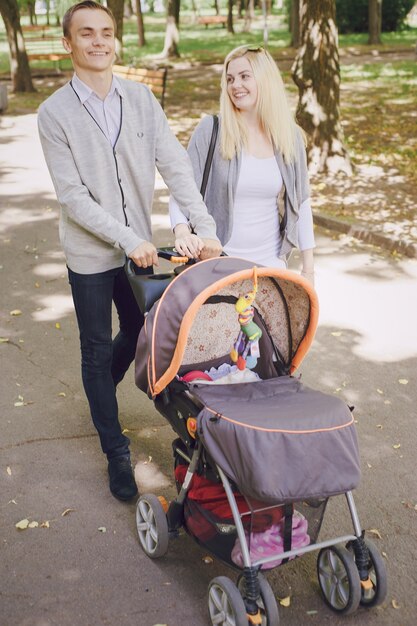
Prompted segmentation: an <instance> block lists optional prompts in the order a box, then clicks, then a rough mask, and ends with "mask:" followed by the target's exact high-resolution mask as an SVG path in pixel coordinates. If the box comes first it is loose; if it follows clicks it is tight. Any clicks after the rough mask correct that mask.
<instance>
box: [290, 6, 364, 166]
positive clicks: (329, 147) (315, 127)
mask: <svg viewBox="0 0 417 626" xmlns="http://www.w3.org/2000/svg"><path fill="white" fill-rule="evenodd" d="M300 10H301V47H300V49H299V50H298V53H297V56H296V59H295V62H294V65H293V68H292V76H293V79H294V82H295V84H296V85H297V87H298V92H299V100H298V107H297V113H296V117H297V121H298V123H299V124H300V126H301V127H302V128H303V129H304V130H305V131H306V133H307V135H309V139H310V145H309V148H308V160H309V170H310V172H312V173H317V172H330V173H337V172H344V173H346V174H348V175H350V174H351V173H352V167H351V164H350V159H349V155H348V153H347V151H346V149H345V147H344V145H343V131H342V127H341V124H340V108H339V100H340V66H339V50H338V35H337V28H336V24H335V14H336V9H335V0H301V8H300Z"/></svg>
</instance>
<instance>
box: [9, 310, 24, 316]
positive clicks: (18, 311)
mask: <svg viewBox="0 0 417 626" xmlns="http://www.w3.org/2000/svg"><path fill="white" fill-rule="evenodd" d="M10 315H13V317H17V315H22V311H21V310H20V309H13V311H10Z"/></svg>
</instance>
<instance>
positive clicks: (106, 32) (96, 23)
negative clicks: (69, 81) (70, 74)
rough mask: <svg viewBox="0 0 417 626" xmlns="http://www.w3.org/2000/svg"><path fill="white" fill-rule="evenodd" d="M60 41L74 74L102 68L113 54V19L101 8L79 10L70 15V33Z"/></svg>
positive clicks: (110, 59)
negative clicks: (69, 59)
mask: <svg viewBox="0 0 417 626" xmlns="http://www.w3.org/2000/svg"><path fill="white" fill-rule="evenodd" d="M63 43H64V47H65V49H66V50H67V51H68V52H70V53H71V58H72V62H73V65H74V69H75V71H76V72H77V73H80V74H82V72H83V71H84V72H85V71H87V72H91V71H92V72H103V71H106V70H108V69H109V68H111V66H112V63H113V61H114V56H115V36H114V24H113V20H112V19H111V17H110V16H109V15H107V13H106V12H105V11H101V10H98V9H80V10H78V11H76V12H75V13H74V15H73V16H72V20H71V26H70V36H69V37H65V38H64V40H63Z"/></svg>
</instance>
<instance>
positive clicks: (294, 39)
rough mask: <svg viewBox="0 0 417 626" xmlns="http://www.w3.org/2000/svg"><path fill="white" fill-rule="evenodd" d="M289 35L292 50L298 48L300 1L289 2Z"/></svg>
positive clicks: (292, 0) (299, 41)
mask: <svg viewBox="0 0 417 626" xmlns="http://www.w3.org/2000/svg"><path fill="white" fill-rule="evenodd" d="M290 33H291V43H290V46H292V47H293V48H299V47H300V43H301V40H300V0H291V8H290Z"/></svg>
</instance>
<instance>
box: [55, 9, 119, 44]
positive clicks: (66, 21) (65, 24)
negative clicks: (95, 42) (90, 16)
mask: <svg viewBox="0 0 417 626" xmlns="http://www.w3.org/2000/svg"><path fill="white" fill-rule="evenodd" d="M80 9H95V10H98V11H104V12H105V13H107V15H108V16H109V17H110V18H111V19H112V20H113V25H114V32H116V20H115V18H114V15H113V13H112V12H111V11H110V9H109V8H107V7H105V6H103V5H102V4H99V3H98V2H95V1H94V0H82V2H77V4H73V5H72V7H70V8H69V9H68V11H67V12H66V13H65V15H64V17H63V19H62V30H63V33H64V37H66V38H67V39H69V37H70V28H71V21H72V16H73V15H74V13H76V12H77V11H79V10H80Z"/></svg>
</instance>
